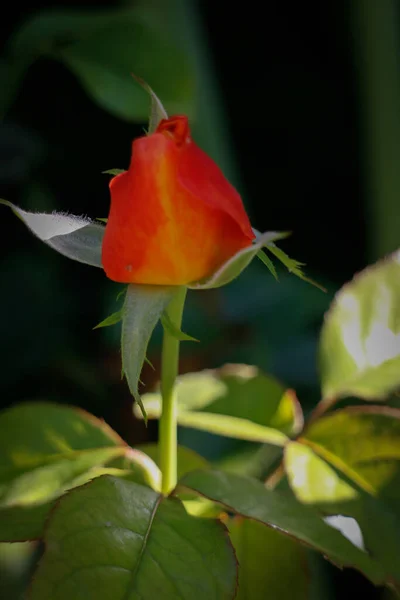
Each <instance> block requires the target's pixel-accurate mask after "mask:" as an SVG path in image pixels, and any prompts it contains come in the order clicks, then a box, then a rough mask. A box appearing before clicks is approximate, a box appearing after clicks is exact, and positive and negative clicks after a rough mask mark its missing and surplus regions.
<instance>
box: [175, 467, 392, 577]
mask: <svg viewBox="0 0 400 600" xmlns="http://www.w3.org/2000/svg"><path fill="white" fill-rule="evenodd" d="M179 487H183V488H184V489H191V490H194V491H196V492H198V493H199V494H201V495H203V496H205V497H206V498H209V499H210V500H213V501H214V502H218V503H220V504H222V505H223V506H225V507H226V509H228V510H230V511H233V512H236V513H238V514H239V515H242V516H243V517H248V518H251V519H255V520H257V521H260V522H261V523H264V524H266V525H269V526H270V527H273V528H275V529H277V530H280V531H281V532H282V533H284V534H286V535H289V536H290V537H291V538H294V539H296V540H298V541H299V542H302V543H304V544H306V545H307V546H309V547H311V548H312V549H314V550H318V551H319V552H321V553H322V554H323V555H324V556H326V557H327V558H329V559H330V560H331V561H332V562H334V563H335V564H339V565H343V566H349V567H354V568H356V569H359V570H360V571H362V572H363V573H364V574H365V575H366V576H367V577H369V578H370V579H371V581H373V582H374V583H379V582H383V581H384V572H383V570H382V569H381V567H380V565H379V564H377V563H375V562H374V561H373V560H372V559H371V558H370V557H369V556H368V554H366V553H365V552H363V551H362V550H360V549H359V548H357V547H356V546H354V545H353V544H352V543H351V542H350V541H349V540H347V539H346V538H345V537H344V536H343V535H342V534H341V533H340V532H339V531H337V530H336V529H334V528H332V527H330V526H329V525H328V524H326V523H325V522H324V521H323V520H322V518H321V517H320V516H319V515H318V514H317V512H315V511H314V510H313V509H311V508H310V507H308V506H304V505H302V504H300V503H299V502H298V501H297V500H296V499H295V498H294V497H293V496H291V495H289V494H288V493H283V492H278V491H276V490H269V489H267V488H266V487H265V486H264V485H263V484H262V483H260V482H259V481H257V480H255V479H251V478H249V477H243V476H239V475H234V474H232V473H222V472H218V471H210V470H209V471H197V472H193V473H188V474H187V475H185V476H184V477H183V479H181V481H180V483H179V486H178V489H179Z"/></svg>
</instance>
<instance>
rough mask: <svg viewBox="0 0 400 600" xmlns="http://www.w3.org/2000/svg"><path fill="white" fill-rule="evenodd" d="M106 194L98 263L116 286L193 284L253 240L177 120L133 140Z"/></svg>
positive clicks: (235, 201)
mask: <svg viewBox="0 0 400 600" xmlns="http://www.w3.org/2000/svg"><path fill="white" fill-rule="evenodd" d="M110 190H111V208H110V214H109V217H108V222H107V225H106V230H105V235H104V241H103V246H102V263H103V267H104V270H105V272H106V274H107V276H108V277H109V278H110V279H112V280H114V281H118V282H120V283H139V284H156V285H185V284H189V283H192V282H195V281H198V280H201V279H203V278H205V277H207V276H210V275H212V274H213V273H214V272H215V271H216V270H217V269H218V268H219V267H220V266H221V265H222V264H223V263H225V262H226V261H227V260H228V259H229V258H230V257H232V256H233V255H234V254H236V253H237V252H238V251H239V250H241V249H242V248H245V247H247V246H250V245H251V244H252V241H253V239H254V237H255V236H254V233H253V231H252V228H251V225H250V222H249V219H248V217H247V214H246V212H245V210H244V207H243V204H242V200H241V198H240V196H239V194H238V193H237V191H236V190H235V189H234V188H233V186H232V185H231V184H230V183H229V182H228V181H227V180H226V179H225V177H224V175H223V174H222V172H221V170H220V169H219V168H218V167H217V165H216V164H215V163H214V162H213V161H212V160H211V159H210V158H209V157H208V156H207V155H206V154H205V153H204V152H203V151H202V150H201V149H200V148H199V147H198V146H197V145H196V144H195V143H194V142H193V141H192V139H191V137H190V131H189V125H188V120H187V118H186V117H184V116H177V117H172V118H170V119H164V120H162V121H161V122H160V124H159V125H158V127H157V129H156V131H155V132H154V133H153V134H151V135H149V136H144V137H141V138H138V139H136V140H135V141H134V142H133V144H132V158H131V163H130V166H129V169H128V171H126V172H125V173H121V174H120V175H117V176H116V177H114V178H113V179H112V180H111V182H110Z"/></svg>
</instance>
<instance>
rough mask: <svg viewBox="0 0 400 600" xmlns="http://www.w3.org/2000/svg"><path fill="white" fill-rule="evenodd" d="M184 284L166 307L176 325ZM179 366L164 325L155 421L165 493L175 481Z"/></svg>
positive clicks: (176, 350)
mask: <svg viewBox="0 0 400 600" xmlns="http://www.w3.org/2000/svg"><path fill="white" fill-rule="evenodd" d="M186 292H187V288H186V287H181V288H180V289H179V290H178V291H177V293H176V294H175V296H174V297H173V298H172V300H171V302H170V304H169V305H168V307H167V309H166V310H167V313H168V316H169V318H170V319H171V321H172V322H173V324H174V325H175V326H176V327H177V328H178V329H180V327H181V323H182V315H183V307H184V304H185V298H186ZM178 366H179V340H177V339H176V338H175V337H173V336H172V335H171V334H170V333H168V331H166V330H165V329H164V338H163V345H162V356H161V394H162V414H161V418H160V424H159V441H158V448H159V457H160V465H161V473H162V485H161V491H162V493H163V494H168V493H169V492H170V491H171V490H172V489H173V488H174V487H175V486H176V482H177V445H178V442H177V425H178V423H177V413H178V409H177V400H176V392H175V389H174V387H175V380H176V377H177V375H178Z"/></svg>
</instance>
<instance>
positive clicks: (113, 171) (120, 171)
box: [102, 169, 126, 177]
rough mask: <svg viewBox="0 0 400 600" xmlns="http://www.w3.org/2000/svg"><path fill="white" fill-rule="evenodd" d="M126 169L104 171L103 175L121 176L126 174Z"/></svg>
mask: <svg viewBox="0 0 400 600" xmlns="http://www.w3.org/2000/svg"><path fill="white" fill-rule="evenodd" d="M125 172H126V171H125V169H108V170H107V171H102V173H103V175H113V176H114V177H115V176H116V175H121V173H125Z"/></svg>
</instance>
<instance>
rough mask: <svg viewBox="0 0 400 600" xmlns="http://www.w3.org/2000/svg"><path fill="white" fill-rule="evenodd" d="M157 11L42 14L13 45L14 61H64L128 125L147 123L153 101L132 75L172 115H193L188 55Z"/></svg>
mask: <svg viewBox="0 0 400 600" xmlns="http://www.w3.org/2000/svg"><path fill="white" fill-rule="evenodd" d="M159 21H160V20H159V15H157V11H148V10H140V7H139V6H135V7H132V8H128V9H117V10H99V11H93V10H91V11H88V10H69V11H68V12H66V11H63V10H52V11H43V12H42V13H40V14H38V15H36V16H34V17H33V18H31V19H29V20H27V21H26V22H25V23H24V25H23V26H22V27H21V29H20V30H19V31H18V32H17V34H16V35H15V36H14V37H13V38H12V40H11V42H10V44H9V52H10V56H11V57H12V58H13V59H14V60H15V58H18V57H21V56H24V57H29V58H30V59H31V61H32V60H34V59H36V58H39V57H41V56H46V57H49V58H54V59H56V60H60V61H61V62H63V63H64V64H65V65H66V66H67V67H69V68H70V69H71V71H72V72H73V73H74V74H75V75H76V76H77V78H78V79H79V81H80V82H81V84H82V86H83V87H84V89H85V90H86V91H87V93H88V94H89V95H90V96H91V97H92V98H93V100H94V101H95V102H97V103H98V104H99V105H100V106H101V107H103V108H104V109H106V110H108V111H109V112H111V113H112V114H114V115H115V116H116V117H119V118H122V119H126V120H128V121H139V122H145V121H147V117H148V114H149V100H148V97H147V96H146V94H145V93H144V92H143V90H142V89H140V86H139V85H138V84H137V83H136V82H135V81H134V80H133V78H132V76H131V73H135V74H136V75H138V76H140V77H142V78H143V79H144V80H145V81H146V82H147V83H149V84H150V85H151V86H152V87H153V88H154V89H155V90H157V93H158V94H159V96H160V97H161V98H162V99H163V102H164V103H165V105H166V106H167V108H168V110H169V111H170V112H171V113H173V114H177V113H186V114H189V113H190V108H191V104H192V100H193V80H192V72H191V69H190V65H189V63H188V59H187V55H186V53H185V52H184V50H183V49H182V48H181V47H180V45H179V40H178V39H177V38H176V36H173V34H172V32H171V31H169V29H168V27H167V24H166V23H165V22H161V23H160V22H159Z"/></svg>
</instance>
